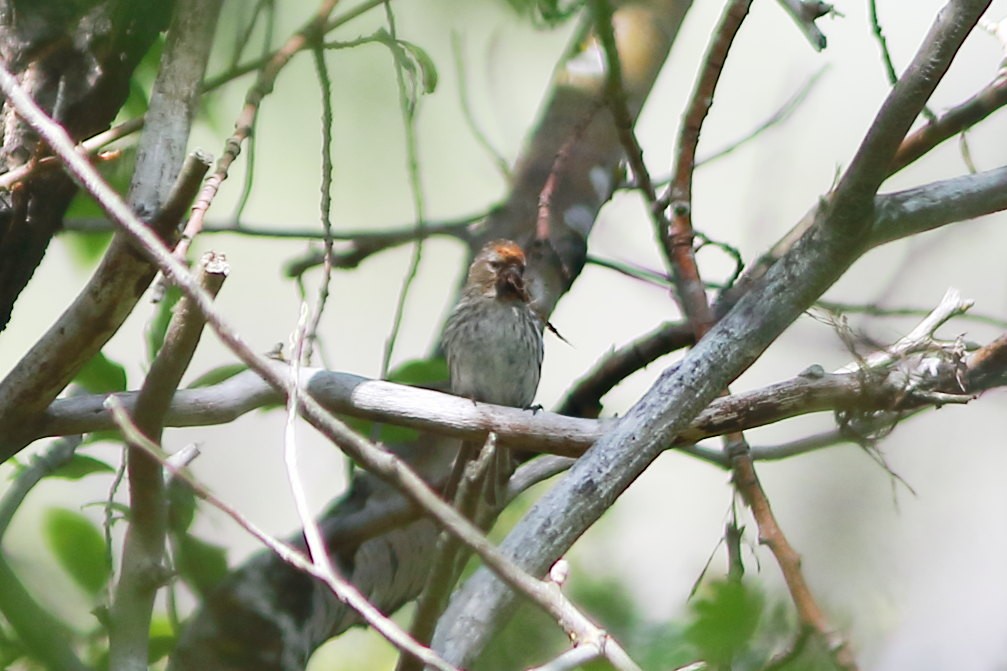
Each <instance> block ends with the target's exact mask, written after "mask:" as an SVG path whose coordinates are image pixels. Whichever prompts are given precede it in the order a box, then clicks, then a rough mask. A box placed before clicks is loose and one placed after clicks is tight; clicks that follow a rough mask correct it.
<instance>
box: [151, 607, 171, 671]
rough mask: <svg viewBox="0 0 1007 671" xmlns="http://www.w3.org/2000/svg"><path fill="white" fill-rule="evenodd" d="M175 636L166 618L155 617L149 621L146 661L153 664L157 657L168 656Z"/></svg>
mask: <svg viewBox="0 0 1007 671" xmlns="http://www.w3.org/2000/svg"><path fill="white" fill-rule="evenodd" d="M176 640H177V637H176V636H175V630H174V628H173V627H172V626H171V622H169V621H168V620H167V619H166V618H163V617H155V618H153V619H152V620H151V621H150V635H149V637H148V641H149V646H148V649H147V663H148V664H153V663H154V662H156V661H157V660H159V659H163V658H165V657H167V656H168V653H170V652H171V651H172V650H173V649H174V647H175V641H176Z"/></svg>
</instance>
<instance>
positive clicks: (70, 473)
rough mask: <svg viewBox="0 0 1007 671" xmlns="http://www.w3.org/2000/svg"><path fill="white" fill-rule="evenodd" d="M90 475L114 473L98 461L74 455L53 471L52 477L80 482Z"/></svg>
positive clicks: (81, 455) (109, 467) (112, 469)
mask: <svg viewBox="0 0 1007 671" xmlns="http://www.w3.org/2000/svg"><path fill="white" fill-rule="evenodd" d="M92 473H115V469H114V468H112V467H111V466H109V465H108V464H106V463H105V462H104V461H102V460H100V459H95V458H94V457H88V456H85V455H83V454H75V455H73V456H72V457H70V461H68V462H66V463H65V464H63V465H62V466H60V467H59V468H57V469H56V470H55V471H53V473H52V475H53V477H56V478H64V479H66V480H80V479H81V478H83V477H84V476H85V475H91V474H92Z"/></svg>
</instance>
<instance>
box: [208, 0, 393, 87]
mask: <svg viewBox="0 0 1007 671" xmlns="http://www.w3.org/2000/svg"><path fill="white" fill-rule="evenodd" d="M385 2H386V0H367V1H366V2H362V3H361V4H359V5H357V6H355V7H353V8H352V9H349V10H347V11H346V13H344V14H340V15H339V16H336V17H333V18H332V19H330V20H329V21H328V22H327V23H326V24H325V26H324V28H323V29H322V33H323V34H327V33H330V32H332V31H333V30H335V29H336V28H340V27H342V26H344V25H346V24H347V23H349V22H350V21H352V20H353V19H356V18H358V17H360V16H362V15H363V14H366V13H367V12H369V11H370V10H372V9H374V8H376V7H379V6H381V5H383V4H385ZM310 46H311V45H310V44H309V43H307V42H305V43H303V44H301V46H300V48H301V49H307V48H309V47H310ZM285 48H286V45H284V46H281V47H280V48H279V49H278V50H277V51H274V52H270V53H269V54H266V55H263V56H260V57H259V58H255V59H252V60H251V61H248V62H247V63H242V64H241V65H234V66H232V67H230V68H228V69H227V70H226V71H225V72H222V73H220V74H219V75H215V76H213V77H211V78H209V79H207V80H206V81H205V82H203V86H202V90H203V92H204V93H206V92H208V91H213V90H215V89H218V88H220V87H221V86H223V85H225V84H227V83H229V82H232V81H234V80H235V79H237V78H239V77H243V76H245V75H247V74H251V73H253V72H257V71H259V70H262V69H263V68H265V67H266V66H267V65H268V64H269V63H270V62H271V61H272V60H273V59H274V58H276V57H277V54H278V53H279V52H280V51H282V50H283V49H285Z"/></svg>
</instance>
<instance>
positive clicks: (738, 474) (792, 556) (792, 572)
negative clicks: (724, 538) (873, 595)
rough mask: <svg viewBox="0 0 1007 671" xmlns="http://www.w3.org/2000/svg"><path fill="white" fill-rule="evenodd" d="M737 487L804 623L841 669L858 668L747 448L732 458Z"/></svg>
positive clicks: (760, 538) (761, 540) (760, 540)
mask: <svg viewBox="0 0 1007 671" xmlns="http://www.w3.org/2000/svg"><path fill="white" fill-rule="evenodd" d="M731 468H732V471H733V480H734V486H735V488H736V489H737V490H738V492H739V493H740V494H741V498H742V499H744V501H745V504H746V505H747V506H748V507H749V508H750V509H751V511H752V515H753V517H755V521H756V524H757V525H758V528H759V542H760V543H762V544H764V545H766V546H767V547H768V548H769V550H770V551H771V552H772V553H773V557H775V558H776V562H777V564H779V565H780V571H781V572H782V573H783V579H784V580H785V581H786V583H787V589H788V590H789V591H790V597H791V599H793V601H794V605H795V606H796V607H797V614H798V617H800V619H801V623H802V624H805V625H807V626H809V627H811V628H812V629H813V630H814V631H815V632H816V633H817V634H818V635H819V636H821V637H822V639H823V640H824V641H825V643H826V645H827V648H828V650H829V651H830V652H831V654H832V658H833V660H834V661H835V662H836V664H837V665H838V666H839V667H840V668H841V669H856V668H857V664H856V661H855V660H854V658H853V651H852V650H851V649H850V646H849V644H848V643H847V642H846V640H845V639H844V638H843V637H842V636H841V635H839V634H838V633H837V632H836V631H835V630H833V629H832V627H831V626H830V625H829V622H828V619H827V618H826V617H825V613H824V612H823V611H822V609H821V607H820V606H819V605H818V602H817V601H816V600H815V596H814V595H813V594H812V593H811V589H810V588H809V587H808V583H807V581H806V580H805V579H804V574H803V573H802V572H801V556H800V555H799V554H797V551H795V550H794V548H793V547H792V546H791V545H790V543H789V542H788V541H787V537H786V536H785V535H784V534H783V531H782V530H781V529H780V526H779V525H778V524H777V523H776V517H775V516H774V515H773V510H772V508H771V507H770V505H769V499H768V498H766V493H765V491H763V489H762V485H761V484H760V483H759V477H758V475H756V473H755V466H754V464H753V463H752V458H751V456H750V455H749V452H748V449H747V446H746V448H745V449H744V450H743V451H741V452H739V454H737V455H735V457H734V458H733V459H732V464H731Z"/></svg>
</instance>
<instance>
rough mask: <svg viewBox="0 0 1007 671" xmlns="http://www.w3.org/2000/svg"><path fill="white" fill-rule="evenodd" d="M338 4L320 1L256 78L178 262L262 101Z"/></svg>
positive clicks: (195, 209) (185, 237)
mask: <svg viewBox="0 0 1007 671" xmlns="http://www.w3.org/2000/svg"><path fill="white" fill-rule="evenodd" d="M338 2H339V0H322V2H321V4H320V5H319V7H318V9H317V10H315V13H314V15H313V16H312V17H311V19H309V20H308V22H307V23H305V24H304V25H303V26H302V27H301V28H300V29H299V30H298V31H297V32H295V33H294V34H293V35H291V36H290V37H289V38H288V39H287V41H286V42H285V43H284V44H283V46H282V47H280V48H279V49H278V50H277V51H275V52H274V53H273V54H272V56H271V57H270V58H269V60H268V61H267V62H266V63H265V64H264V65H263V66H262V68H261V69H260V70H259V75H258V77H257V78H256V80H255V83H254V84H253V85H252V86H251V88H249V90H248V93H246V94H245V102H244V104H243V105H242V108H241V111H240V112H239V113H238V117H237V119H235V122H234V132H233V133H231V136H230V137H229V138H227V141H226V142H225V143H224V151H223V153H222V154H221V155H220V158H219V159H217V166H216V168H215V169H214V171H213V174H211V175H210V176H209V177H208V178H207V180H206V182H205V183H204V185H203V189H202V190H201V191H200V194H199V197H198V198H197V199H196V203H195V204H194V205H193V207H192V214H191V215H190V217H189V221H188V222H187V223H186V225H185V230H184V232H183V234H182V239H181V241H180V242H179V244H178V245H177V246H176V248H175V255H176V257H177V258H179V259H183V258H185V256H186V254H187V252H188V249H189V244H190V243H191V242H192V240H193V238H195V237H196V235H197V234H199V233H200V231H202V230H203V220H204V218H205V217H206V211H207V210H208V209H209V208H210V205H211V204H212V203H213V200H214V198H215V197H216V195H217V191H219V190H220V185H221V184H222V183H223V181H224V180H225V179H227V175H228V172H229V171H230V168H231V165H232V164H233V163H234V161H235V160H237V158H238V154H240V153H241V145H242V144H243V143H244V141H245V140H247V139H248V137H249V136H250V135H251V133H252V129H253V128H254V127H255V120H256V118H258V115H259V105H260V104H261V103H262V100H263V99H264V98H265V97H266V96H267V95H269V93H270V92H272V90H273V86H274V85H275V83H276V78H277V77H278V76H279V74H280V72H281V71H282V70H283V68H284V67H285V66H286V65H287V63H289V62H290V59H291V58H293V57H294V55H295V54H296V53H297V52H298V51H300V50H301V49H304V48H307V47H308V46H310V45H311V44H312V43H313V41H314V40H316V39H318V38H319V37H320V36H321V35H322V34H323V33H324V29H325V24H326V22H327V21H328V18H329V15H330V14H331V13H332V10H333V9H335V6H336V4H338Z"/></svg>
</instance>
